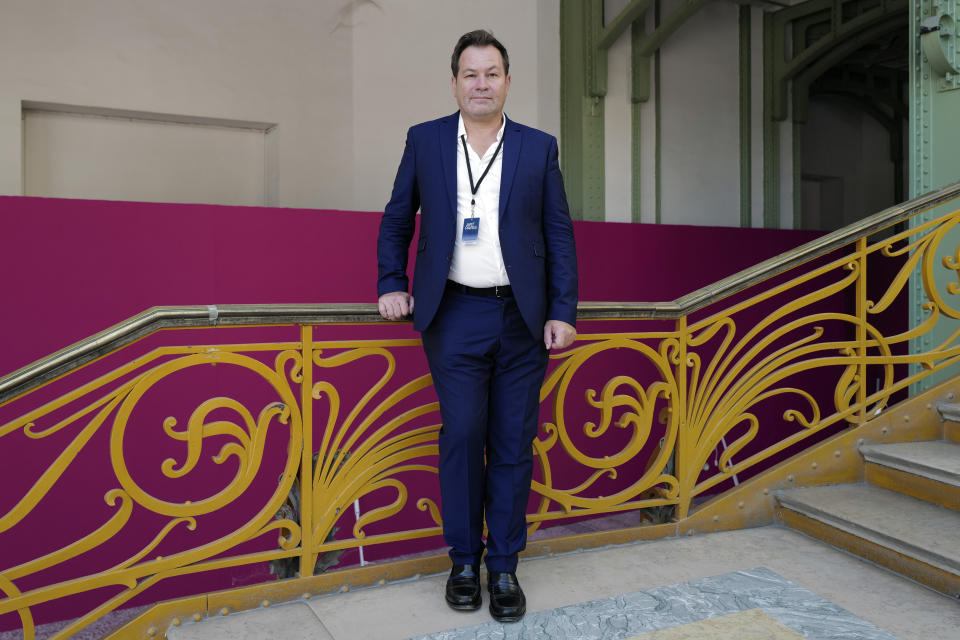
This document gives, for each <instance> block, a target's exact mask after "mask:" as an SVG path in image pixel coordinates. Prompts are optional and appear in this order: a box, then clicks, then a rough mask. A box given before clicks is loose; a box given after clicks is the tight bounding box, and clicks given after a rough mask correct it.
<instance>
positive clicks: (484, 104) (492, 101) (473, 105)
mask: <svg viewBox="0 0 960 640" xmlns="http://www.w3.org/2000/svg"><path fill="white" fill-rule="evenodd" d="M452 82H453V96H454V97H455V98H456V99H457V104H458V105H460V111H461V113H463V114H464V115H465V116H468V117H470V118H474V119H481V120H482V119H486V118H489V117H492V116H495V115H499V114H500V112H501V111H502V110H503V103H504V102H506V100H507V90H508V89H509V88H510V76H508V75H507V74H505V73H504V72H503V58H502V57H501V56H500V52H499V51H498V50H497V48H496V47H494V46H486V47H477V46H472V47H467V48H466V49H464V50H463V53H461V54H460V71H459V73H458V74H457V77H456V78H453V79H452Z"/></svg>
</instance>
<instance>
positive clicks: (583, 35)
mask: <svg viewBox="0 0 960 640" xmlns="http://www.w3.org/2000/svg"><path fill="white" fill-rule="evenodd" d="M602 27H603V2H602V0H583V1H580V0H561V3H560V64H561V69H562V71H563V72H562V73H561V76H560V96H561V100H560V127H561V144H562V146H563V148H562V150H561V154H560V160H561V163H562V168H563V173H564V179H565V181H566V189H567V200H568V202H569V204H570V215H571V216H572V217H573V218H574V219H579V220H603V219H604V189H605V186H606V185H605V182H604V173H603V172H604V166H603V164H604V144H603V135H604V133H603V132H604V129H603V96H604V94H606V81H607V72H606V69H607V65H606V51H605V50H597V48H596V46H595V43H596V41H597V39H598V38H599V35H600V31H601V29H602Z"/></svg>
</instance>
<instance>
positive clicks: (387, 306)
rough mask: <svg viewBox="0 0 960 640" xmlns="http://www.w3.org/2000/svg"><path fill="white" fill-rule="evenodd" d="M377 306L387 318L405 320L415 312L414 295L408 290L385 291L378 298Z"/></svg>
mask: <svg viewBox="0 0 960 640" xmlns="http://www.w3.org/2000/svg"><path fill="white" fill-rule="evenodd" d="M377 306H378V307H379V308H380V315H382V316H383V317H384V318H386V319H387V320H403V319H404V318H405V317H406V316H409V315H410V314H412V313H413V296H412V295H410V294H409V293H407V292H406V291H393V292H391V293H385V294H383V295H382V296H380V299H379V300H377Z"/></svg>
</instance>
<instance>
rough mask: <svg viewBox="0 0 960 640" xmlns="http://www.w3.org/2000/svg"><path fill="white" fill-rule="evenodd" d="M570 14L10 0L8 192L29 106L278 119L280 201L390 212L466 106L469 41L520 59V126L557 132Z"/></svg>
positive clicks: (494, 0)
mask: <svg viewBox="0 0 960 640" xmlns="http://www.w3.org/2000/svg"><path fill="white" fill-rule="evenodd" d="M558 16H559V8H558V3H557V2H556V1H555V0H538V1H533V0H530V1H529V2H515V1H512V0H488V1H486V2H475V1H470V0H376V1H375V2H374V1H372V0H274V1H271V2H264V1H263V0H164V1H163V2H157V1H155V0H84V1H83V2H78V1H76V0H4V2H3V5H2V19H0V80H2V81H0V193H2V194H12V195H17V194H22V193H23V169H24V167H23V151H22V135H23V126H22V120H21V115H22V109H21V103H22V101H30V102H41V103H55V104H67V105H79V106H85V107H102V108H106V109H120V110H127V111H138V112H156V113H162V114H173V115H179V116H192V117H196V118H201V119H202V118H215V119H224V120H234V121H254V122H265V123H276V124H277V127H276V129H275V130H274V131H273V132H272V133H271V134H270V136H269V138H268V139H269V142H268V144H267V145H266V146H267V148H266V149H265V154H266V158H265V162H266V164H267V165H268V166H269V167H270V169H269V170H271V171H274V172H275V174H276V176H275V191H276V192H275V193H273V194H269V193H268V194H267V195H266V200H267V202H268V203H275V204H278V205H280V206H294V207H317V208H339V209H359V210H379V209H380V208H382V206H383V204H384V203H385V202H386V198H387V196H388V194H389V189H390V186H391V183H392V180H393V175H394V173H395V171H396V164H397V161H398V160H399V158H400V153H401V150H402V144H403V137H404V133H405V131H406V128H407V127H408V126H409V125H410V124H413V123H415V122H419V121H422V120H426V119H429V118H433V117H437V116H439V115H443V114H446V113H451V112H453V111H454V110H455V109H456V104H455V102H454V101H453V98H452V96H451V93H450V88H449V82H450V78H449V76H450V72H449V56H450V50H451V49H452V47H453V43H454V42H455V40H456V38H457V37H458V36H459V35H460V34H461V33H463V32H464V31H467V30H469V29H472V28H475V27H486V28H490V29H492V30H493V31H494V32H495V33H496V34H497V35H498V37H500V38H501V39H502V40H503V41H504V43H505V44H506V46H507V47H508V49H509V50H510V54H511V63H512V67H511V73H512V75H513V84H512V87H511V95H510V97H509V99H508V102H507V113H508V115H510V116H511V117H513V118H515V119H517V120H519V121H522V122H525V123H527V124H530V125H533V126H540V127H541V128H545V129H547V130H550V131H551V132H552V133H556V134H559V104H558V96H559V62H558V60H559V35H558V33H559V32H558V24H559V23H558V20H559V18H558ZM271 145H273V148H271ZM144 162H145V168H146V170H145V171H144V174H143V175H144V179H145V180H147V181H149V180H150V172H149V166H150V164H149V163H150V159H149V158H144ZM87 195H88V196H89V194H87ZM170 199H171V200H173V199H175V198H170Z"/></svg>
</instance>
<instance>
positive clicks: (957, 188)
mask: <svg viewBox="0 0 960 640" xmlns="http://www.w3.org/2000/svg"><path fill="white" fill-rule="evenodd" d="M958 197H960V182H955V183H953V184H951V185H947V186H945V187H943V188H941V189H938V190H935V191H930V192H929V193H926V194H923V195H921V196H918V197H916V198H913V199H912V200H908V201H906V202H903V203H901V204H898V205H895V206H892V207H889V208H887V209H884V210H883V211H880V212H879V213H876V214H874V215H872V216H869V217H867V218H864V219H862V220H858V221H857V222H854V223H852V224H849V225H847V226H846V227H843V228H842V229H838V230H836V231H833V232H831V233H828V234H826V235H824V236H821V237H819V238H816V239H814V240H811V241H810V242H807V243H806V244H803V245H801V246H799V247H796V248H794V249H791V250H789V251H785V252H784V253H781V254H779V255H777V256H774V257H773V258H770V259H769V260H765V261H763V262H760V263H758V264H755V265H753V266H752V267H748V268H746V269H744V270H742V271H739V272H737V273H735V274H733V275H731V276H728V277H727V278H724V279H722V280H719V281H718V282H715V283H713V284H710V285H707V286H705V287H701V288H700V289H697V290H696V291H694V292H692V293H688V294H687V295H685V296H683V297H681V298H677V299H676V300H674V301H672V302H581V303H580V304H579V305H577V318H578V319H581V320H600V319H615V318H621V319H637V320H640V319H663V320H670V319H677V318H680V317H682V316H685V315H687V314H690V313H693V312H694V311H697V310H699V309H701V308H703V307H705V306H707V305H708V304H711V303H712V302H716V301H717V300H721V299H723V298H726V297H728V296H731V295H733V294H735V293H738V292H739V291H742V290H744V289H746V288H748V287H750V286H752V285H754V284H756V283H758V282H762V281H764V280H767V279H769V278H771V277H773V276H775V275H778V274H780V273H783V272H784V271H786V270H788V269H790V268H791V267H794V266H796V265H798V264H802V263H804V262H808V261H810V260H814V259H816V258H818V257H820V256H823V255H826V254H828V253H830V252H831V251H833V250H835V249H838V248H840V247H842V246H846V245H848V244H850V243H851V242H854V241H856V240H858V239H860V238H863V237H866V236H869V235H871V234H873V233H875V232H877V231H879V230H881V229H885V228H887V227H889V226H891V225H894V224H896V223H898V222H900V221H902V220H906V219H908V218H910V217H912V216H914V215H916V214H917V213H920V212H922V211H924V210H926V209H931V208H933V207H936V206H939V205H941V204H943V203H945V202H948V201H950V200H953V199H955V198H958ZM378 322H389V321H387V320H384V319H383V318H381V317H380V314H379V313H378V312H377V305H375V304H370V303H363V304H361V303H331V304H254V305H244V304H230V305H207V306H204V305H192V306H174V307H164V306H161V307H152V308H150V309H147V310H146V311H144V312H143V313H140V314H138V315H136V316H133V317H132V318H128V319H127V320H124V321H122V322H120V323H118V324H116V325H114V326H112V327H110V328H109V329H106V330H104V331H101V332H100V333H97V334H95V335H92V336H90V337H88V338H85V339H83V340H80V341H79V342H76V343H74V344H72V345H70V346H68V347H65V348H63V349H61V350H59V351H57V352H56V353H53V354H51V355H49V356H46V357H44V358H41V359H40V360H37V361H35V362H33V363H31V364H28V365H27V366H25V367H22V368H20V369H18V370H16V371H14V372H13V373H10V374H7V375H5V376H3V377H2V378H0V405H2V404H4V403H6V402H7V401H9V400H11V399H13V398H16V397H19V396H21V395H23V394H24V393H27V392H28V391H30V390H31V389H34V388H36V387H38V386H40V385H42V384H44V383H46V382H48V381H50V380H53V379H55V378H57V377H59V376H62V375H64V374H66V373H69V372H70V371H72V370H74V369H76V368H79V367H81V366H83V365H84V364H86V363H88V362H91V361H92V360H96V359H97V358H99V357H101V356H103V355H104V354H107V353H109V352H111V351H115V350H117V349H119V348H121V347H123V346H125V345H128V344H130V343H131V342H135V341H137V340H139V339H140V338H143V337H145V336H148V335H150V334H151V333H154V332H156V331H159V330H160V329H165V328H205V327H215V326H254V325H263V324H272V325H286V324H339V323H378Z"/></svg>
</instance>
